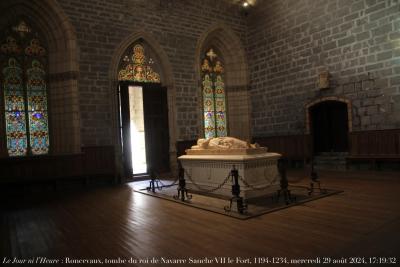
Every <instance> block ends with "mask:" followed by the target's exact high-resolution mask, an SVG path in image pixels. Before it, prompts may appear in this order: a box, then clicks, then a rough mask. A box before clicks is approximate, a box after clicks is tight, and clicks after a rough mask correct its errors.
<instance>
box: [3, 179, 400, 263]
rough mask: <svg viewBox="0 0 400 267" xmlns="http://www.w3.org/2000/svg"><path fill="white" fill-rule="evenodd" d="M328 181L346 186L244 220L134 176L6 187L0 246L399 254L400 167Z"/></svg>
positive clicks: (171, 252) (48, 251) (103, 253)
mask: <svg viewBox="0 0 400 267" xmlns="http://www.w3.org/2000/svg"><path fill="white" fill-rule="evenodd" d="M302 177H306V175H305V174H304V173H303V172H301V171H297V172H289V180H292V181H295V184H296V185H307V184H308V180H307V179H301V178H302ZM321 181H322V185H323V186H324V187H328V188H334V189H340V190H343V191H344V192H343V193H341V194H338V195H333V196H330V197H327V198H322V199H319V200H316V201H311V202H307V203H304V204H302V205H298V206H294V207H291V208H288V209H283V210H280V211H278V212H273V213H269V214H266V215H263V216H260V217H257V218H253V219H250V220H245V221H242V220H237V219H234V218H230V217H226V216H222V215H219V214H215V213H212V212H207V211H204V210H199V209H195V208H191V207H188V206H185V205H179V204H176V203H174V202H171V201H165V200H162V199H159V198H154V197H151V196H147V195H143V194H139V193H135V192H134V191H133V189H132V185H121V186H115V187H103V188H97V189H90V190H85V191H83V190H82V191H75V192H68V191H66V192H46V193H38V192H36V193H25V194H10V195H7V196H2V197H1V218H0V219H1V220H0V233H1V241H0V242H1V243H0V249H1V256H2V258H3V257H4V256H7V257H18V258H24V259H28V258H32V257H37V256H46V257H49V258H65V257H70V258H84V259H90V258H93V259H94V258H100V259H104V258H118V257H121V258H126V259H129V258H130V257H133V258H137V259H139V258H141V259H145V258H148V257H150V258H151V257H168V258H186V259H187V258H188V257H194V258H202V257H209V258H210V257H238V256H240V257H255V256H264V257H267V256H268V257H278V256H286V257H289V258H307V257H316V256H320V257H323V256H325V257H327V256H330V257H336V258H338V257H350V256H365V257H367V256H392V257H397V260H399V256H400V253H399V249H398V244H399V242H400V234H399V233H400V231H399V226H400V205H399V203H400V194H399V192H400V175H399V173H390V172H355V171H352V172H321ZM0 260H1V259H0ZM20 266H21V265H20ZM58 266H61V265H58ZM112 266H118V265H117V264H116V265H112ZM121 266H123V265H121ZM130 266H135V265H134V264H131V265H130ZM137 266H142V265H140V264H137ZM143 266H144V265H143ZM147 266H149V265H147ZM208 266H212V265H210V264H208ZM340 266H343V265H340Z"/></svg>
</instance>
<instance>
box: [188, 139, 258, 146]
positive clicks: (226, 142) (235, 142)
mask: <svg viewBox="0 0 400 267" xmlns="http://www.w3.org/2000/svg"><path fill="white" fill-rule="evenodd" d="M258 147H260V146H259V145H258V144H250V143H249V142H245V141H242V140H240V139H237V138H235V137H228V136H227V137H214V138H209V139H203V138H201V139H199V140H197V145H196V146H192V148H193V149H233V148H258Z"/></svg>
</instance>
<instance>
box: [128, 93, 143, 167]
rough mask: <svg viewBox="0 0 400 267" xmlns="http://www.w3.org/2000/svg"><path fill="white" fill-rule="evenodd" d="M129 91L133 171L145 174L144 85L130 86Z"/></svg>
mask: <svg viewBox="0 0 400 267" xmlns="http://www.w3.org/2000/svg"><path fill="white" fill-rule="evenodd" d="M128 93H129V117H130V121H129V124H130V141H131V156H132V161H131V162H132V173H133V175H135V174H143V173H146V172H147V161H146V140H145V129H144V111H143V87H142V86H129V87H128Z"/></svg>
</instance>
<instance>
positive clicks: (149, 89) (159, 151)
mask: <svg viewBox="0 0 400 267" xmlns="http://www.w3.org/2000/svg"><path fill="white" fill-rule="evenodd" d="M167 105H168V99H167V89H166V88H165V87H161V86H159V85H146V86H145V88H144V90H143V108H144V122H145V138H146V157H147V166H148V169H149V171H150V169H152V170H154V171H155V172H158V173H160V172H167V171H169V131H168V130H169V128H168V106H167Z"/></svg>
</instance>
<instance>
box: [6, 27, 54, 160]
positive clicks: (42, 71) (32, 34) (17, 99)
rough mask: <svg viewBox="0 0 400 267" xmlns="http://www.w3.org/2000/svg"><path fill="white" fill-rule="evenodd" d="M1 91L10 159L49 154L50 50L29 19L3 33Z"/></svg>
mask: <svg viewBox="0 0 400 267" xmlns="http://www.w3.org/2000/svg"><path fill="white" fill-rule="evenodd" d="M3 34H4V35H3V36H1V40H0V41H1V43H0V62H1V71H0V92H1V96H2V99H3V101H2V102H3V105H4V108H3V112H4V113H3V112H1V113H0V114H2V115H3V116H4V121H5V133H6V143H7V152H8V155H9V156H10V157H15V156H27V155H42V154H48V152H49V147H50V144H49V127H48V110H47V106H48V105H47V49H46V48H45V46H44V44H43V40H42V38H41V37H40V36H39V34H38V32H37V31H35V30H34V28H32V26H31V25H29V24H28V23H27V22H26V21H25V20H20V21H19V22H18V23H17V24H14V25H11V26H10V27H8V28H6V29H5V30H4V31H3Z"/></svg>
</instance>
